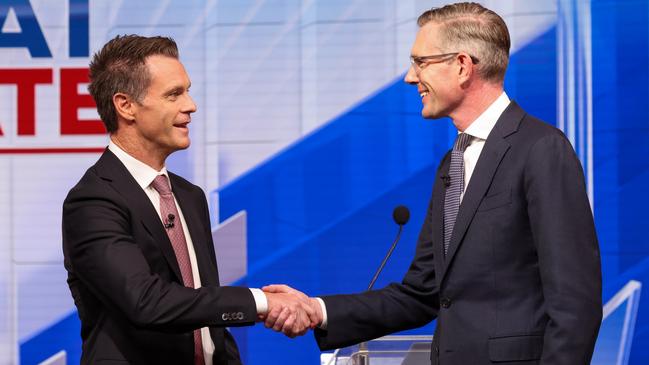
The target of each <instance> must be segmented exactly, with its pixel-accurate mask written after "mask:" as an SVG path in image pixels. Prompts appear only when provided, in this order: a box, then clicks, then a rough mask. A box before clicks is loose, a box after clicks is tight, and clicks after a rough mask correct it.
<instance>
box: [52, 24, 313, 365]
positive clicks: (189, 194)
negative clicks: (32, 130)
mask: <svg viewBox="0 0 649 365" xmlns="http://www.w3.org/2000/svg"><path fill="white" fill-rule="evenodd" d="M189 86H190V80H189V77H188V75H187V73H186V72H185V69H184V67H183V65H182V64H181V63H180V61H179V60H178V50H177V47H176V44H175V42H174V41H173V40H171V39H169V38H164V37H150V38H147V37H139V36H134V35H132V36H118V37H116V38H114V39H113V40H111V41H110V42H108V43H107V44H106V45H105V46H104V47H103V48H102V49H101V50H100V51H99V52H98V53H96V54H95V55H94V58H93V60H92V63H91V65H90V85H89V91H90V93H91V95H92V96H93V98H94V100H95V102H96V104H97V110H98V112H99V115H100V116H101V119H102V120H103V122H104V124H105V126H106V129H107V130H108V132H109V134H110V144H109V146H108V148H107V149H106V151H105V152H104V154H103V155H102V156H101V157H100V158H99V160H98V161H97V163H96V164H95V165H94V166H92V167H90V168H89V169H88V171H87V172H86V174H85V175H84V176H83V177H82V178H81V180H80V181H79V182H78V184H77V185H76V186H75V187H74V188H72V190H71V191H70V193H69V194H68V196H67V198H66V199H65V202H64V204H63V252H64V257H65V268H66V269H67V271H68V284H69V286H70V291H71V292H72V296H73V298H74V301H75V304H76V306H77V308H78V311H79V317H80V319H81V325H82V328H81V337H82V340H83V354H82V358H81V363H83V364H207V365H210V364H223V365H225V364H228V365H229V364H240V363H241V362H240V359H239V352H238V350H237V346H236V343H235V342H234V340H233V338H232V336H231V335H230V333H229V332H228V331H227V330H226V329H225V327H226V326H243V325H252V324H254V323H255V321H256V320H257V318H258V316H259V317H260V318H263V317H265V315H266V314H267V313H268V312H271V313H275V314H274V315H275V316H277V317H278V318H280V320H281V321H282V322H283V323H285V324H286V330H285V331H284V333H286V334H287V335H290V336H295V335H298V334H301V333H304V332H305V331H306V330H307V329H308V327H309V326H312V324H311V320H310V319H309V315H313V314H314V312H313V310H312V309H311V308H310V307H309V305H308V298H307V297H306V296H304V295H301V294H299V293H291V294H288V295H284V296H277V295H276V294H271V293H266V294H264V293H263V292H262V291H261V290H259V289H248V288H241V287H221V286H219V278H218V271H217V266H216V256H215V253H214V247H213V243H212V235H211V230H210V223H209V212H208V207H207V202H206V200H205V195H204V194H203V192H202V190H201V189H200V188H199V187H197V186H195V185H193V184H191V183H189V182H188V181H186V180H184V179H183V178H181V177H179V176H177V175H174V174H173V173H171V172H168V171H167V170H166V168H165V160H166V158H167V156H169V154H171V153H172V152H174V151H177V150H180V149H185V148H187V147H189V143H190V140H189V130H188V125H189V123H190V120H191V118H190V115H191V113H193V112H194V111H196V105H195V104H194V102H193V100H192V98H191V97H190V96H189ZM279 330H281V328H279Z"/></svg>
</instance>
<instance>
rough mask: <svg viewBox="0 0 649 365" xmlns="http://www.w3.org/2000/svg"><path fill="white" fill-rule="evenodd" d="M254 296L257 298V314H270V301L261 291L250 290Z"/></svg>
mask: <svg viewBox="0 0 649 365" xmlns="http://www.w3.org/2000/svg"><path fill="white" fill-rule="evenodd" d="M250 292H251V293H252V296H253V297H254V298H255V306H257V314H266V313H267V312H268V299H266V294H264V292H263V291H261V289H257V288H250Z"/></svg>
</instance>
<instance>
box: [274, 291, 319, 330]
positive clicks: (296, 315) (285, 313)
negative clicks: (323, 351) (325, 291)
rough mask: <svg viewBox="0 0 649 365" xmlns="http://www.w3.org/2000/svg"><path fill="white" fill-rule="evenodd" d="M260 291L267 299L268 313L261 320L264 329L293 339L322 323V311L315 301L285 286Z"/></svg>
mask: <svg viewBox="0 0 649 365" xmlns="http://www.w3.org/2000/svg"><path fill="white" fill-rule="evenodd" d="M262 290H263V291H264V294H266V298H267V299H268V313H266V315H265V318H263V317H262V318H261V319H262V320H264V325H265V326H266V327H268V328H272V329H273V330H275V331H277V332H282V333H284V334H285V335H286V336H288V337H291V338H293V337H296V336H301V335H303V334H305V333H306V332H307V331H308V330H309V329H313V328H315V327H316V326H318V325H319V324H320V323H322V309H321V308H320V304H319V303H318V302H317V300H316V299H314V298H309V297H307V296H306V295H305V294H304V293H302V292H300V291H298V290H295V289H293V288H291V287H289V286H287V285H269V286H265V287H263V288H262Z"/></svg>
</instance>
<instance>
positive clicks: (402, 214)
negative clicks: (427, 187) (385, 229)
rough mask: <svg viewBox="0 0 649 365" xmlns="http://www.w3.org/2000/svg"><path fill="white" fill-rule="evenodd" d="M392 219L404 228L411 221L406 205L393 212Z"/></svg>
mask: <svg viewBox="0 0 649 365" xmlns="http://www.w3.org/2000/svg"><path fill="white" fill-rule="evenodd" d="M392 218H393V219H394V222H395V223H396V224H398V225H400V226H403V225H404V224H406V223H408V220H409V219H410V210H408V207H406V206H405V205H399V206H398V207H396V208H394V210H393V211H392Z"/></svg>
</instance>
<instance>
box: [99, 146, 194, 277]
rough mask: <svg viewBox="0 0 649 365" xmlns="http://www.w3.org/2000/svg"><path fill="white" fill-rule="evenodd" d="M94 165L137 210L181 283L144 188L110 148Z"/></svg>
mask: <svg viewBox="0 0 649 365" xmlns="http://www.w3.org/2000/svg"><path fill="white" fill-rule="evenodd" d="M96 166H97V167H98V170H99V174H100V176H101V177H102V179H104V180H108V181H110V182H111V185H112V186H113V187H114V188H115V190H116V191H117V192H119V193H120V194H121V195H122V196H124V199H125V200H126V201H128V202H129V205H130V206H131V207H133V211H135V212H137V213H138V215H139V216H140V217H141V222H142V225H143V226H144V228H145V229H146V230H147V231H148V232H149V234H151V236H152V237H153V240H154V241H155V242H156V243H157V244H158V246H159V247H160V250H161V251H162V253H163V255H164V257H165V259H166V260H167V263H168V264H169V266H170V267H171V270H172V271H173V273H174V274H175V275H176V279H177V280H178V282H180V283H182V276H181V274H180V267H178V261H177V260H176V254H175V253H174V250H173V247H172V246H171V242H170V241H169V237H168V236H167V233H166V232H165V230H164V227H163V226H162V222H161V221H160V217H159V216H158V213H157V212H156V210H155V208H154V207H153V204H151V200H150V199H149V197H148V196H147V195H146V193H145V192H144V190H142V188H141V187H140V185H138V183H137V182H136V181H135V179H134V178H133V176H132V175H131V174H130V173H129V172H128V170H127V169H126V167H125V166H124V165H123V164H122V163H121V162H120V161H119V159H118V158H117V156H115V155H114V154H113V153H112V152H110V150H108V149H106V151H105V152H104V154H103V155H102V156H101V158H100V159H99V161H98V162H97V165H96Z"/></svg>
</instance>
